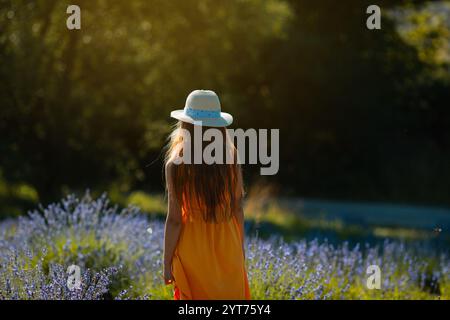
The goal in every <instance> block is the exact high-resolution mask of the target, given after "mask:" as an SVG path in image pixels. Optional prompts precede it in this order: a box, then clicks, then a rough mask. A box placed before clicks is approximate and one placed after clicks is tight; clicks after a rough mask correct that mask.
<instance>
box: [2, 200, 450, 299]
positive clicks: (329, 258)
mask: <svg viewBox="0 0 450 320" xmlns="http://www.w3.org/2000/svg"><path fill="white" fill-rule="evenodd" d="M246 243H247V252H246V256H247V267H248V273H249V281H250V287H251V292H252V298H254V299H449V298H450V257H449V255H448V252H446V251H444V252H443V251H442V250H440V251H437V250H433V249H430V248H429V247H428V246H426V245H425V244H420V243H415V244H413V243H403V242H400V241H385V242H384V243H382V244H380V245H373V244H372V245H368V244H367V245H366V244H364V243H360V244H356V245H349V244H348V243H346V242H342V243H340V244H332V243H329V242H327V241H325V240H320V241H319V240H312V241H307V240H294V241H289V242H286V241H284V240H283V239H282V238H281V237H279V236H273V237H269V238H265V239H261V238H258V237H257V236H255V235H249V236H248V238H247V242H246ZM162 244H163V223H162V222H161V220H157V219H154V218H150V217H149V216H148V215H145V214H143V213H141V212H140V210H139V209H138V208H137V207H128V208H126V209H119V208H118V207H117V206H114V205H111V204H110V203H109V200H108V198H107V196H106V195H104V196H102V197H100V198H97V199H92V198H91V197H90V196H89V195H86V196H84V197H83V198H81V199H79V198H77V197H75V196H68V197H67V198H65V199H63V200H62V201H61V202H60V203H57V204H53V205H50V206H48V207H47V208H39V209H38V210H36V211H34V212H30V213H29V214H28V216H24V217H19V218H17V219H10V220H6V221H3V222H1V223H0V299H171V298H172V292H171V287H170V286H165V285H164V284H163V281H162V272H161V270H162ZM71 265H77V266H79V267H80V270H81V287H80V288H79V289H73V290H70V289H69V287H68V286H67V279H68V276H69V275H68V273H67V268H68V267H69V266H71ZM370 265H378V266H379V267H380V269H381V288H380V289H379V290H377V289H373V290H370V289H368V288H367V286H366V283H367V278H368V276H369V275H368V274H366V269H367V267H368V266H370Z"/></svg>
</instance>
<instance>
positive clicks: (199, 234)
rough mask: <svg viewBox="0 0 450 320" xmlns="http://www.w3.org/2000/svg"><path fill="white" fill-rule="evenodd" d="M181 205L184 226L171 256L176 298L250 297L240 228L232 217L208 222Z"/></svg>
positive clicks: (234, 298)
mask: <svg viewBox="0 0 450 320" xmlns="http://www.w3.org/2000/svg"><path fill="white" fill-rule="evenodd" d="M196 211H197V210H193V209H191V210H190V212H187V210H185V209H184V208H182V219H183V227H182V230H181V233H180V237H179V240H178V244H177V248H176V249H175V253H174V256H173V260H172V274H173V277H174V289H175V293H174V298H175V299H176V300H220V299H227V300H228V299H229V300H250V290H249V286H248V280H247V272H246V270H245V261H244V260H245V259H244V253H243V250H242V237H243V235H242V234H241V231H240V230H241V229H240V228H239V224H238V222H237V219H236V218H235V217H234V216H233V217H232V218H230V219H229V220H226V221H222V222H217V223H211V222H205V221H204V220H203V219H202V217H201V214H200V213H201V212H196Z"/></svg>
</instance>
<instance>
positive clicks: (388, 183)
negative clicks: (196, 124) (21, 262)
mask: <svg viewBox="0 0 450 320" xmlns="http://www.w3.org/2000/svg"><path fill="white" fill-rule="evenodd" d="M372 2H373V1H370V2H368V1H361V0H347V1H345V4H344V3H338V2H336V1H332V0H321V1H307V0H301V1H293V0H292V1H291V0H227V1H218V0H214V1H212V0H195V1H194V0H183V1H165V0H164V1H163V0H146V1H143V0H142V1H140V0H135V1H105V0H96V1H81V0H79V1H55V0H40V1H20V0H1V1H0V61H1V63H0V110H1V111H0V155H1V156H0V218H2V219H5V218H8V217H12V216H17V215H22V214H24V213H26V211H27V210H29V209H31V208H34V207H36V206H37V204H38V203H42V204H44V205H46V204H48V203H51V202H56V201H58V200H59V199H60V198H61V197H62V196H64V195H66V194H69V193H77V194H82V193H84V192H85V190H86V189H89V190H90V191H91V193H93V194H100V193H101V192H103V191H107V192H108V194H109V196H110V197H111V199H112V200H113V201H114V202H116V203H119V204H120V205H126V204H129V203H134V204H137V205H139V206H140V207H141V208H143V210H144V211H146V212H148V213H149V214H155V215H164V210H165V205H164V196H163V194H164V181H163V176H162V154H161V152H162V148H163V146H164V144H165V143H166V138H167V135H168V134H169V132H170V130H171V125H172V124H173V121H172V120H171V119H170V118H169V113H170V111H171V110H173V109H176V108H180V107H183V106H184V100H185V97H186V96H187V94H188V93H189V92H190V91H192V90H194V89H198V88H203V89H213V90H214V91H216V92H217V93H218V94H219V96H220V98H221V102H222V106H223V108H224V109H225V110H226V111H227V112H230V113H232V114H233V115H234V117H235V122H234V124H233V127H234V128H237V127H239V128H244V129H245V128H256V129H258V128H279V129H280V142H281V143H280V144H281V148H280V171H279V173H278V174H277V175H276V176H270V177H264V178H262V177H261V176H259V167H258V166H244V173H245V179H246V187H247V191H248V202H247V212H248V215H249V221H253V222H249V224H250V227H249V228H252V226H255V225H257V226H258V227H257V228H259V229H260V230H261V232H262V233H267V234H271V233H275V232H278V231H279V232H281V233H284V234H285V235H287V236H297V235H302V236H304V235H306V234H309V233H312V234H313V235H314V236H316V235H317V234H326V235H327V237H332V238H333V237H337V238H341V239H351V238H352V237H353V236H355V237H357V238H358V237H364V238H365V239H366V238H367V237H369V238H370V237H375V238H377V237H378V238H385V237H390V236H393V237H400V238H413V239H424V238H427V239H428V238H432V239H435V238H436V233H437V234H442V235H443V236H442V237H444V239H445V233H446V232H447V230H448V227H450V210H449V209H447V208H448V207H450V192H449V191H450V188H449V187H450V184H449V181H450V165H449V164H450V108H449V101H450V99H449V98H450V90H449V89H450V47H449V39H450V3H449V2H448V1H393V0H389V1H383V0H380V1H377V3H376V4H377V5H379V6H380V7H381V14H382V18H381V19H382V29H381V30H368V29H367V28H366V19H367V18H368V16H369V15H368V14H366V8H367V7H368V5H370V4H372ZM69 4H77V5H79V6H80V7H81V21H82V22H81V30H73V31H70V30H68V29H67V28H66V19H67V17H68V14H66V8H67V6H68V5H69ZM252 219H253V220H252ZM252 223H253V224H252ZM255 228H256V227H255ZM327 232H328V233H327ZM330 232H331V233H330ZM442 237H441V238H442ZM447 240H448V237H447Z"/></svg>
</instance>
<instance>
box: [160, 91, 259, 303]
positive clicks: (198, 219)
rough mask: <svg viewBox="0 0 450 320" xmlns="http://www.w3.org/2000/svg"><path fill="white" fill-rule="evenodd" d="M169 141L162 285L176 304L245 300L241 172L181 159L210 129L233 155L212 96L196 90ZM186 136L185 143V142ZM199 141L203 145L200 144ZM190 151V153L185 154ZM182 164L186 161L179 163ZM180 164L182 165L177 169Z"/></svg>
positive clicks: (225, 120) (226, 120)
mask: <svg viewBox="0 0 450 320" xmlns="http://www.w3.org/2000/svg"><path fill="white" fill-rule="evenodd" d="M171 116H172V117H174V118H176V119H178V120H179V122H178V125H177V128H176V129H175V130H174V132H173V133H172V135H171V139H170V142H169V146H168V150H167V154H166V163H165V175H166V188H167V195H168V214H167V220H166V226H165V236H164V270H163V272H164V280H165V283H166V284H170V283H173V284H174V289H175V292H174V298H175V299H177V300H178V299H183V300H185V299H202V300H203V299H241V300H243V299H247V300H248V299H250V291H249V287H248V280H247V273H246V270H245V263H244V260H245V254H244V213H243V209H242V197H243V182H242V173H241V169H240V167H239V166H238V164H237V162H236V161H233V163H232V164H205V163H202V164H190V163H194V161H190V162H189V163H186V161H185V162H184V163H183V162H181V161H180V159H181V158H182V157H183V154H184V153H185V152H188V154H190V157H191V158H192V159H193V158H194V153H196V152H203V149H204V147H205V145H204V144H203V145H202V146H201V150H196V149H195V148H194V142H193V141H194V140H195V136H194V134H198V130H195V129H198V127H197V128H195V127H194V126H198V125H201V126H202V129H203V130H206V129H208V128H211V127H214V128H217V129H218V130H220V132H221V134H222V136H223V138H224V139H222V140H223V141H227V142H228V143H224V146H223V148H224V152H230V153H232V156H233V157H232V159H234V160H236V158H237V155H236V149H235V147H234V145H233V143H232V142H231V141H230V138H229V136H228V135H227V131H226V129H225V127H226V126H227V125H229V124H231V122H232V121H233V118H232V117H231V115H229V114H227V113H223V112H221V110H220V102H219V98H218V97H217V95H216V94H215V93H214V92H212V91H207V90H196V91H193V92H192V93H191V94H190V95H189V96H188V98H187V99H186V105H185V108H184V110H177V111H173V112H172V113H171ZM186 135H189V136H190V139H187V138H186ZM202 140H203V139H202ZM187 148H190V150H187ZM183 159H185V158H184V157H183ZM180 162H181V163H180Z"/></svg>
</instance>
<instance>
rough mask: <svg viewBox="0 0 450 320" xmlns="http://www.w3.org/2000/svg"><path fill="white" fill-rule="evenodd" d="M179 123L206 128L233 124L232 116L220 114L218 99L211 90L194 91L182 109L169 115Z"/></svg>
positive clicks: (224, 113)
mask: <svg viewBox="0 0 450 320" xmlns="http://www.w3.org/2000/svg"><path fill="white" fill-rule="evenodd" d="M170 116H171V117H172V118H175V119H178V120H180V121H184V122H188V123H192V124H195V125H202V126H208V127H226V126H228V125H230V124H231V123H232V122H233V116H232V115H231V114H229V113H226V112H222V110H221V107H220V101H219V97H218V96H217V94H216V93H215V92H214V91H211V90H194V91H192V92H191V93H190V94H189V95H188V97H187V98H186V104H185V106H184V109H182V110H175V111H172V112H171V113H170Z"/></svg>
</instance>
